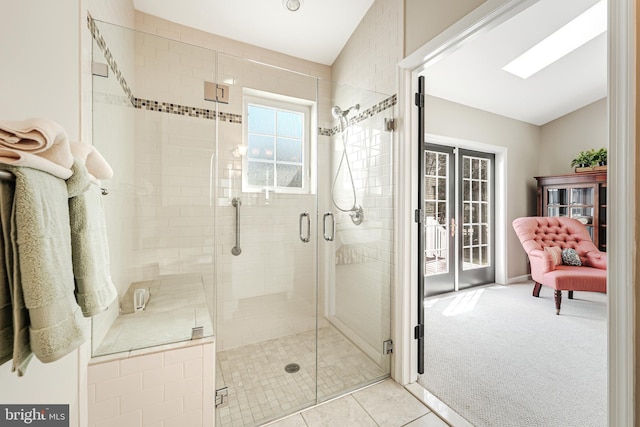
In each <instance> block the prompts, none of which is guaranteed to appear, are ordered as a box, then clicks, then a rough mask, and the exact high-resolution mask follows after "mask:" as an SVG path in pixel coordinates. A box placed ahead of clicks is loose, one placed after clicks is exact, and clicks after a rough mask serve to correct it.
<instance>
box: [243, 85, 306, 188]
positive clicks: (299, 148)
mask: <svg viewBox="0 0 640 427" xmlns="http://www.w3.org/2000/svg"><path fill="white" fill-rule="evenodd" d="M243 94H244V96H243V103H244V108H243V112H244V117H246V124H243V146H242V152H243V153H245V156H244V157H243V169H242V191H243V192H274V191H275V192H281V193H309V192H310V182H311V180H310V173H311V167H310V155H309V152H310V150H311V135H310V122H311V114H312V111H314V110H315V109H314V108H312V107H313V106H314V104H311V103H310V102H309V101H307V100H302V99H297V98H291V97H288V98H285V97H282V96H278V95H276V94H270V93H265V92H257V91H248V90H246V89H245V90H244V91H243ZM252 94H253V95H252Z"/></svg>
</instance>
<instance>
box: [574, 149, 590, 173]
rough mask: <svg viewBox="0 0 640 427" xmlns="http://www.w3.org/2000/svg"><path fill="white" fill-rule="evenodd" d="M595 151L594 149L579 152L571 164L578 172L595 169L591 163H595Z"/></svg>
mask: <svg viewBox="0 0 640 427" xmlns="http://www.w3.org/2000/svg"><path fill="white" fill-rule="evenodd" d="M594 153H595V150H594V149H591V150H587V151H581V152H579V153H578V155H577V156H576V158H575V159H573V160H571V166H572V167H575V168H576V172H585V171H587V170H593V169H592V168H591V164H592V163H593V156H594Z"/></svg>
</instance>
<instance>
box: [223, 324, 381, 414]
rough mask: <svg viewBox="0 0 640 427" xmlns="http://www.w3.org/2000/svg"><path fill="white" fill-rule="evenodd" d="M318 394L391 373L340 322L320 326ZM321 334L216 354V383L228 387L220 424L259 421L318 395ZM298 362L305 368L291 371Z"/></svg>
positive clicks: (304, 404) (305, 404)
mask: <svg viewBox="0 0 640 427" xmlns="http://www.w3.org/2000/svg"><path fill="white" fill-rule="evenodd" d="M317 338H318V348H319V351H318V361H317V364H318V369H317V371H318V395H319V398H320V400H327V399H329V398H331V397H334V396H336V395H338V394H341V393H344V392H345V391H348V390H350V389H351V390H353V389H355V388H357V387H360V386H362V385H364V384H367V383H371V382H374V381H377V380H379V379H382V378H384V377H385V376H387V372H386V370H383V369H381V368H380V367H379V366H378V365H376V364H375V363H374V362H373V361H372V360H371V359H369V358H368V357H367V356H365V355H364V354H363V353H361V352H360V351H359V350H358V349H357V347H356V346H355V345H353V344H352V343H351V342H350V341H348V340H347V339H346V338H345V337H344V336H343V335H342V334H341V333H340V332H338V331H337V330H336V329H335V328H334V327H332V326H327V327H324V328H320V329H319V330H318V337H317ZM315 348H316V334H315V331H307V332H303V333H299V334H295V335H290V336H288V337H284V338H277V339H273V340H269V341H265V342H262V343H256V344H251V345H247V346H244V347H239V348H235V349H230V350H225V351H221V352H218V353H217V355H216V370H217V372H216V388H217V389H220V388H222V387H228V392H229V400H228V405H227V406H226V407H222V408H218V409H217V410H216V425H217V426H252V425H253V426H255V425H260V423H264V422H265V421H268V420H272V419H274V418H276V417H278V416H280V414H283V413H287V412H289V413H293V412H296V411H298V410H300V409H302V408H305V407H308V406H310V405H312V404H313V403H314V402H315V400H316V395H315V393H316V388H315V377H316V356H315ZM289 363H296V364H298V365H299V366H300V370H299V371H298V372H296V373H287V372H285V369H284V368H285V366H286V365H287V364H289Z"/></svg>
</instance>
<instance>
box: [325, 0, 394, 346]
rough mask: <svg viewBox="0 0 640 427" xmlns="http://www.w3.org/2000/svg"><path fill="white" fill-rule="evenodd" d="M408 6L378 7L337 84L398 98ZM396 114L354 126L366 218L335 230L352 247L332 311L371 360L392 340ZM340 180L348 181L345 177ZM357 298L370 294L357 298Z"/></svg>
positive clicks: (337, 140) (342, 95) (386, 0)
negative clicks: (391, 124)
mask: <svg viewBox="0 0 640 427" xmlns="http://www.w3.org/2000/svg"><path fill="white" fill-rule="evenodd" d="M403 3H404V2H403V1H402V0H376V1H375V2H374V3H373V5H372V6H371V8H370V9H369V11H367V13H366V15H365V16H364V18H363V19H362V21H361V22H360V24H359V25H358V27H357V28H356V30H355V31H354V33H353V34H352V36H351V37H350V39H349V41H348V42H347V43H346V44H345V46H344V48H343V49H342V51H341V52H340V55H339V56H338V58H337V59H336V61H335V62H334V64H333V66H332V68H331V69H332V78H333V79H334V80H335V81H339V82H341V83H344V84H347V85H353V86H357V87H366V88H367V89H370V90H374V91H376V92H381V93H386V94H395V93H397V64H398V62H399V61H400V60H401V59H402V58H403V57H404V52H403V50H404V48H403V41H404V35H403V31H404V26H403V22H404V5H403ZM371 52H375V55H372V54H371ZM331 95H332V98H333V99H334V100H335V102H336V103H338V105H340V106H341V107H343V108H346V107H349V106H351V105H354V104H356V103H359V104H360V105H363V106H364V107H365V108H368V107H370V106H371V105H376V104H377V102H379V101H380V99H376V98H375V96H376V95H375V94H371V95H370V96H372V97H374V98H373V99H371V100H364V101H363V100H362V99H361V98H360V96H361V94H360V93H357V92H353V91H350V90H345V88H344V87H334V88H333V90H332V94H331ZM393 104H395V97H393ZM394 111H395V107H394V108H389V109H387V110H384V111H382V112H381V113H380V114H377V115H375V116H373V117H371V118H369V119H367V120H365V121H363V122H361V123H360V124H356V125H355V126H353V129H352V130H353V134H352V136H351V137H350V140H353V141H355V142H354V143H353V144H348V147H347V148H348V153H349V156H350V157H349V159H351V158H352V157H353V158H354V159H355V160H354V163H355V167H354V170H355V172H354V177H356V187H357V193H358V200H359V201H360V200H362V202H361V203H362V204H363V205H364V206H365V218H367V219H368V220H365V223H363V224H362V225H361V226H357V227H356V226H354V225H353V224H352V223H351V220H350V219H349V218H348V217H347V216H346V215H341V216H340V217H339V218H338V230H339V233H340V232H342V233H343V234H345V235H346V238H345V239H344V241H345V242H347V243H346V245H343V246H342V247H340V246H338V244H337V245H336V250H335V255H336V261H335V263H336V268H335V275H336V279H335V280H336V293H337V295H336V301H337V303H336V306H335V312H334V313H333V314H334V316H335V318H337V320H338V323H342V324H343V325H342V326H343V327H342V328H341V329H342V330H343V331H345V332H346V333H348V334H349V335H350V336H351V335H356V336H360V337H364V339H365V340H366V345H367V346H368V348H369V354H370V356H371V357H374V358H375V355H376V354H377V355H379V354H380V346H381V340H384V339H386V338H389V337H385V336H384V335H385V333H387V331H388V330H389V327H390V315H391V313H390V304H391V292H393V288H394V282H393V278H392V274H393V268H394V267H393V252H392V251H393V240H394V236H393V230H394V228H393V227H394V225H393V224H394V211H393V204H394V196H393V195H394V194H395V183H394V178H393V153H394V149H395V148H394V147H395V144H396V141H395V136H394V134H393V133H388V132H385V131H382V132H380V130H381V129H384V118H385V117H386V118H393V114H394ZM374 122H375V123H374ZM374 129H377V130H378V133H376V132H375V131H374ZM333 143H334V144H336V146H338V147H339V146H341V145H342V139H341V137H340V135H336V136H334V138H333ZM332 154H333V161H332V165H333V168H334V170H335V168H336V167H337V164H338V163H337V162H339V160H340V158H339V156H340V154H341V153H340V152H339V150H335V151H333V152H332ZM342 182H343V183H345V182H346V181H345V180H344V178H342ZM344 185H346V184H344ZM349 185H350V184H349ZM343 188H344V186H343ZM347 188H348V187H347ZM343 191H345V190H343ZM344 197H348V194H347V195H345V196H344ZM339 241H340V240H339V238H338V242H339ZM363 289H364V292H363ZM354 295H366V297H364V298H362V297H361V298H355V299H354ZM344 301H351V302H352V303H351V304H345V303H344ZM372 307H380V308H381V310H383V311H382V316H380V313H375V312H373V311H372V310H371V308H372Z"/></svg>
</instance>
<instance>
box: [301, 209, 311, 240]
mask: <svg viewBox="0 0 640 427" xmlns="http://www.w3.org/2000/svg"><path fill="white" fill-rule="evenodd" d="M305 218H307V235H306V236H305V235H304V234H303V233H302V231H303V230H302V222H303V221H304V219H305ZM298 230H299V231H300V240H302V241H303V242H304V243H308V242H309V241H310V240H311V218H310V217H309V212H302V213H301V214H300V223H299V228H298Z"/></svg>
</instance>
